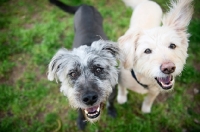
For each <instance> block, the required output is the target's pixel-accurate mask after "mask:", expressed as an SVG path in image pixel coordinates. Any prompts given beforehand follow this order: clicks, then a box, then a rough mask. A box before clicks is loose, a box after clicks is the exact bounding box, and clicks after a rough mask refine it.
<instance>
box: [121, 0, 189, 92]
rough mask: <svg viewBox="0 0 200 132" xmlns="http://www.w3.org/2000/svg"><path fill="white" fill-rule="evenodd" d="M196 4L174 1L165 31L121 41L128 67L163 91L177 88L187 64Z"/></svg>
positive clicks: (137, 34)
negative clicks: (189, 32)
mask: <svg viewBox="0 0 200 132" xmlns="http://www.w3.org/2000/svg"><path fill="white" fill-rule="evenodd" d="M191 3H192V0H177V2H174V1H171V5H172V6H171V8H170V11H169V12H168V13H167V14H166V15H165V16H164V18H163V20H162V22H163V25H162V26H161V27H155V28H152V29H148V30H144V31H140V30H135V31H132V32H130V31H129V32H128V33H126V34H125V35H124V36H122V37H120V38H119V44H120V48H121V49H122V51H123V52H124V54H125V56H126V58H125V63H124V67H125V68H126V69H134V71H136V72H138V73H140V74H142V75H144V76H145V77H147V78H152V79H154V80H155V83H156V84H157V85H159V86H160V87H161V88H162V89H165V90H168V89H171V88H173V85H174V79H175V76H177V75H179V74H180V73H181V72H182V70H183V67H184V64H185V63H186V58H187V56H188V55H187V48H188V37H189V34H188V33H187V26H188V25H189V22H190V20H191V17H192V14H193V7H192V5H191Z"/></svg>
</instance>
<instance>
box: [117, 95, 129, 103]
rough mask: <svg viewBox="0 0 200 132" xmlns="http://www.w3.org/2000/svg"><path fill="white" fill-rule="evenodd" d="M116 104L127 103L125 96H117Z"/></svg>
mask: <svg viewBox="0 0 200 132" xmlns="http://www.w3.org/2000/svg"><path fill="white" fill-rule="evenodd" d="M117 102H118V103H119V104H124V103H126V102H127V96H123V95H118V96H117Z"/></svg>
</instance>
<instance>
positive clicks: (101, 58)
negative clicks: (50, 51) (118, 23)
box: [48, 40, 120, 122]
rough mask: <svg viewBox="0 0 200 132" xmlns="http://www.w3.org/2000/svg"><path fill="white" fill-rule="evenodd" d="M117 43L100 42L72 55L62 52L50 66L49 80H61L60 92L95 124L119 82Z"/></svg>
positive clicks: (57, 54) (58, 53)
mask: <svg viewBox="0 0 200 132" xmlns="http://www.w3.org/2000/svg"><path fill="white" fill-rule="evenodd" d="M119 56H120V55H119V49H118V47H117V44H116V43H113V42H109V41H103V40H99V41H96V42H93V43H92V45H91V46H81V47H79V48H77V49H74V50H73V51H68V50H66V49H61V50H59V51H58V52H57V53H56V54H55V55H54V57H53V58H52V60H51V62H50V64H49V71H48V79H49V80H51V81H52V80H54V78H55V79H58V80H59V81H60V82H61V83H62V86H61V88H60V90H61V92H63V93H64V95H65V96H67V97H68V99H69V103H70V105H71V106H72V107H74V108H81V109H82V110H83V112H84V113H85V117H86V118H87V119H88V120H89V121H91V122H93V121H96V120H97V119H98V118H99V117H100V113H101V108H102V104H103V103H104V102H105V101H106V100H107V98H108V96H109V95H110V94H111V92H112V88H113V87H114V86H115V85H116V84H117V81H118V70H117V68H116V66H117V59H119Z"/></svg>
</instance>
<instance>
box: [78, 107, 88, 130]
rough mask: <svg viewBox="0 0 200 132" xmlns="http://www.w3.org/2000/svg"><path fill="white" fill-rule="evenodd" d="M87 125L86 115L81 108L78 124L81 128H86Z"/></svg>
mask: <svg viewBox="0 0 200 132" xmlns="http://www.w3.org/2000/svg"><path fill="white" fill-rule="evenodd" d="M86 125H87V122H86V119H85V116H84V114H83V111H82V110H81V109H79V110H78V119H77V126H78V128H79V129H80V130H84V129H85V127H86Z"/></svg>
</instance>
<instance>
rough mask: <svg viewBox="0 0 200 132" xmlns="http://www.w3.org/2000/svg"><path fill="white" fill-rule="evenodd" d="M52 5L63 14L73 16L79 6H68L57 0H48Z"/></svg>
mask: <svg viewBox="0 0 200 132" xmlns="http://www.w3.org/2000/svg"><path fill="white" fill-rule="evenodd" d="M49 1H50V2H51V3H52V4H54V5H56V6H58V7H59V8H60V9H62V10H63V11H65V12H68V13H71V14H75V12H76V11H77V10H78V8H79V7H80V6H69V5H66V4H64V3H63V2H61V1H59V0H49Z"/></svg>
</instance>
